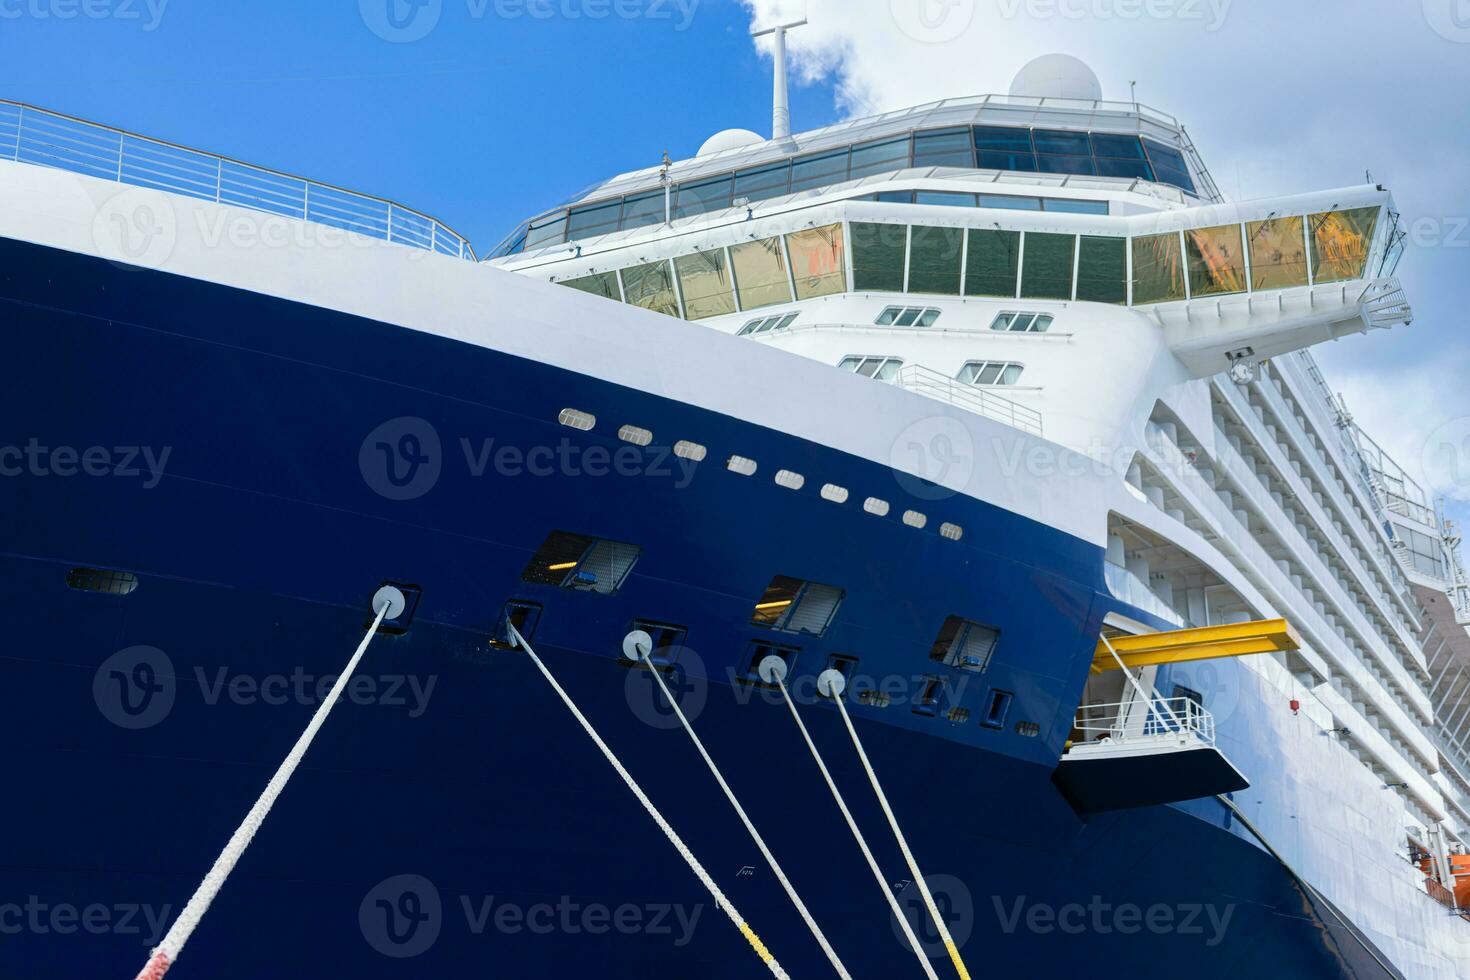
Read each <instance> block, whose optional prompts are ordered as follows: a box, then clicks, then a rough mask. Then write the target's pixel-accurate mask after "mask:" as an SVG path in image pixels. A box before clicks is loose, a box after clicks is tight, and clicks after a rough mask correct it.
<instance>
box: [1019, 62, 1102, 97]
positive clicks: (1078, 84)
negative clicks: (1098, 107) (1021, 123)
mask: <svg viewBox="0 0 1470 980" xmlns="http://www.w3.org/2000/svg"><path fill="white" fill-rule="evenodd" d="M1011 95H1014V96H1021V97H1025V98H1031V99H1086V100H1089V101H1094V102H1095V101H1098V100H1101V99H1102V83H1101V82H1099V81H1098V80H1097V73H1096V72H1094V71H1093V70H1092V69H1091V68H1089V67H1087V65H1086V64H1085V63H1083V62H1082V61H1080V60H1078V59H1077V58H1074V57H1072V56H1071V55H1069V54H1044V55H1042V56H1041V57H1040V58H1036V59H1034V60H1032V61H1030V62H1028V63H1027V64H1026V66H1025V67H1024V68H1022V69H1021V70H1020V71H1018V72H1016V79H1015V81H1013V82H1011Z"/></svg>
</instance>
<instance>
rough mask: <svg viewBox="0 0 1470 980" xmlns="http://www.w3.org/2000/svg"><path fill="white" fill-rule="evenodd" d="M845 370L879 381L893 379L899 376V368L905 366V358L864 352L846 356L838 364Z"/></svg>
mask: <svg viewBox="0 0 1470 980" xmlns="http://www.w3.org/2000/svg"><path fill="white" fill-rule="evenodd" d="M837 366H838V367H840V368H842V369H843V370H845V371H851V372H853V373H854V374H861V375H862V376H863V377H865V378H876V379H877V380H879V381H892V380H893V379H894V378H897V377H898V369H899V368H901V367H903V360H902V359H900V358H897V357H872V356H867V355H863V354H854V355H851V356H849V357H844V358H843V359H842V360H841V361H839V362H838V364H837Z"/></svg>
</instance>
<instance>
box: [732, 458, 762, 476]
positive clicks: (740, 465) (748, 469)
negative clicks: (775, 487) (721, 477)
mask: <svg viewBox="0 0 1470 980" xmlns="http://www.w3.org/2000/svg"><path fill="white" fill-rule="evenodd" d="M725 469H727V470H729V471H730V472H731V473H739V474H740V475H741V476H750V475H751V474H753V473H754V472H755V460H753V459H747V458H746V457H744V456H731V457H730V458H729V459H728V460H726V461H725Z"/></svg>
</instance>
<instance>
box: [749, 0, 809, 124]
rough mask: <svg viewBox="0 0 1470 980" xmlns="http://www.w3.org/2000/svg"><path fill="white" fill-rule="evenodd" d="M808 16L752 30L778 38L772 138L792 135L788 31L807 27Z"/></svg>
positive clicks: (773, 93)
mask: <svg viewBox="0 0 1470 980" xmlns="http://www.w3.org/2000/svg"><path fill="white" fill-rule="evenodd" d="M805 26H806V18H805V17H803V18H802V19H801V20H793V21H790V22H788V23H785V24H777V25H776V26H775V27H767V28H766V29H765V30H761V31H751V32H750V36H751V37H765V36H766V35H767V34H772V35H774V36H775V40H776V77H775V84H774V90H773V92H772V94H771V139H773V140H784V139H787V138H789V137H790V136H791V106H790V104H789V102H788V101H787V98H786V32H787V31H789V30H792V29H794V28H797V27H805Z"/></svg>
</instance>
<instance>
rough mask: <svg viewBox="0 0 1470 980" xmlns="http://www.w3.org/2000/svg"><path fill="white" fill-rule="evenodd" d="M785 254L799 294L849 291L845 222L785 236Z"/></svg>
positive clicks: (811, 295) (803, 295)
mask: <svg viewBox="0 0 1470 980" xmlns="http://www.w3.org/2000/svg"><path fill="white" fill-rule="evenodd" d="M786 254H787V255H789V256H790V257H791V273H792V275H793V277H794V278H795V279H796V298H797V299H812V298H813V297H816V296H828V295H830V294H832V293H842V292H846V291H847V260H846V258H845V256H844V255H843V252H842V225H840V224H835V225H826V226H825V227H822V228H808V229H807V230H806V231H798V232H795V233H794V234H790V235H787V236H786Z"/></svg>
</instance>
